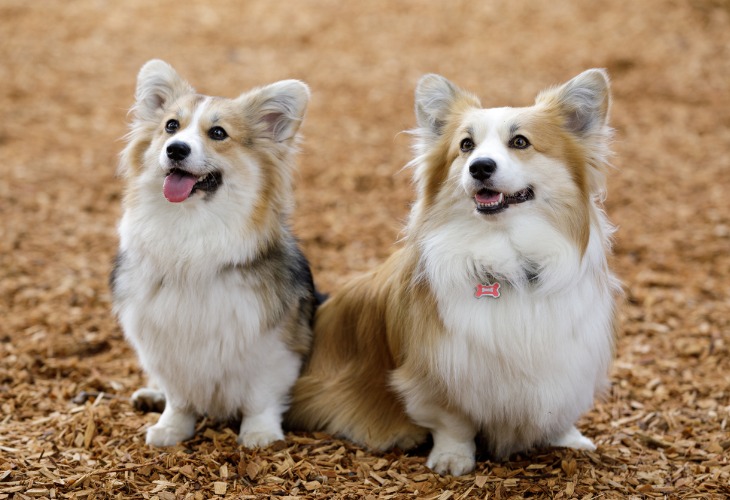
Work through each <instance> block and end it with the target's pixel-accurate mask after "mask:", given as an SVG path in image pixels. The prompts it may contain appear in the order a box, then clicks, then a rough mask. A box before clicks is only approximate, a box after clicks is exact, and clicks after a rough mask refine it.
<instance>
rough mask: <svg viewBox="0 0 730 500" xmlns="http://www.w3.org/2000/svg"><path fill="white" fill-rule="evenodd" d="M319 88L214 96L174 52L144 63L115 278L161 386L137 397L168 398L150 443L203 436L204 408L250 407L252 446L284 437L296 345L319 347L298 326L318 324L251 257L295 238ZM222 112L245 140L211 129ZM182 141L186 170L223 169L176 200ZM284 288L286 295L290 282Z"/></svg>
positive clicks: (134, 338) (236, 410) (245, 438)
mask: <svg viewBox="0 0 730 500" xmlns="http://www.w3.org/2000/svg"><path fill="white" fill-rule="evenodd" d="M308 97H309V91H308V89H307V87H306V86H305V85H304V84H303V83H301V82H297V81H285V82H279V83H277V84H273V85H270V86H268V87H264V88H262V89H256V90H254V91H252V92H249V93H247V94H243V95H242V96H241V97H239V98H238V99H235V100H228V99H222V98H212V97H204V96H200V95H197V94H195V93H194V91H193V89H192V88H191V87H190V86H189V85H188V84H187V83H186V82H184V80H182V79H181V78H180V77H179V76H178V75H177V74H176V73H175V72H174V70H173V69H172V68H171V67H170V66H169V65H167V64H166V63H164V62H162V61H151V62H149V63H147V64H146V65H145V66H144V67H143V68H142V70H141V71H140V74H139V78H138V87H137V104H136V106H135V108H134V117H135V121H134V123H133V125H132V132H131V133H130V136H129V138H128V139H129V145H128V147H127V149H126V150H125V152H124V153H123V155H122V164H121V170H122V172H123V174H124V175H125V177H126V179H127V191H126V194H125V200H124V213H123V216H122V219H121V222H120V224H119V236H120V247H119V250H120V251H119V255H120V258H119V261H118V263H117V269H115V273H114V276H113V290H114V296H115V312H116V313H117V315H118V317H119V321H120V323H121V325H122V327H123V330H124V332H125V335H126V336H127V338H128V339H129V340H130V342H131V343H132V344H133V346H134V347H135V349H136V351H137V353H138V355H139V360H140V363H141V365H142V366H143V368H144V369H145V371H146V372H147V373H148V374H149V376H150V379H151V381H152V382H154V383H156V384H157V385H158V386H159V390H160V392H158V391H157V390H153V389H140V390H139V391H137V393H135V395H134V398H138V399H139V398H143V399H149V400H153V401H154V400H155V399H157V400H161V399H164V400H165V401H166V405H165V409H164V412H163V413H162V415H161V417H160V419H159V421H158V422H157V423H156V424H155V425H153V426H152V427H151V428H149V429H148V431H147V443H148V444H151V445H155V446H167V445H173V444H176V443H178V442H180V441H182V440H185V439H187V438H189V437H191V436H192V435H193V433H194V429H195V421H196V418H197V417H198V416H199V415H204V414H207V415H210V416H212V417H218V418H224V419H225V418H235V417H238V416H242V417H243V422H242V425H241V429H240V434H239V442H240V443H241V444H243V445H245V446H248V447H255V446H264V445H267V444H269V443H271V442H272V441H275V440H278V439H282V438H283V433H282V429H281V415H282V413H283V412H284V410H285V409H286V407H287V402H288V393H289V390H290V388H291V386H292V384H293V383H294V381H295V380H296V378H297V376H298V374H299V371H300V367H301V363H302V358H303V355H302V352H297V349H296V348H294V347H292V344H297V343H300V344H302V345H306V344H307V343H308V339H307V338H297V337H306V336H307V335H308V334H307V333H306V332H298V331H292V326H291V325H290V324H289V323H287V322H286V321H285V320H286V319H287V318H288V317H289V316H288V313H282V312H281V311H284V310H285V309H286V306H285V305H282V304H279V303H273V304H272V301H271V299H270V297H269V296H267V295H265V294H262V291H261V289H262V283H261V280H262V278H261V276H259V275H258V274H257V273H256V270H252V271H251V272H250V273H247V272H246V269H247V267H248V266H255V265H258V263H257V259H259V258H260V257H261V254H265V253H266V249H267V248H269V247H270V246H272V245H274V244H276V243H277V242H278V241H279V240H284V239H287V238H288V232H287V229H286V228H285V227H284V226H283V220H284V219H285V217H286V216H287V214H288V213H289V210H290V208H289V203H290V201H289V200H290V199H291V186H290V182H289V177H290V175H291V174H290V172H289V170H290V169H291V167H290V164H292V163H293V154H294V152H295V151H296V147H295V139H294V134H295V132H296V130H297V128H298V125H299V122H300V121H301V119H302V117H303V115H304V111H305V109H306V105H307V101H308ZM170 117H175V118H176V119H178V120H179V121H180V130H179V131H177V133H175V134H169V133H166V132H165V131H164V127H165V122H166V120H168V119H169V118H170ZM211 124H223V125H224V126H225V127H226V129H227V130H228V133H229V134H231V137H230V138H229V140H230V141H236V142H237V144H233V145H223V144H222V143H221V144H219V143H217V142H214V141H212V140H211V139H210V138H209V137H208V136H207V135H206V132H207V131H208V129H209V127H211ZM174 141H182V142H185V143H186V144H188V145H189V146H190V148H191V152H190V155H189V157H188V158H186V159H185V162H184V164H183V166H184V167H185V169H186V170H188V171H191V172H193V173H195V175H198V174H200V175H203V174H205V173H207V172H209V171H211V170H212V169H215V170H216V171H218V172H220V173H222V183H221V185H220V187H219V188H218V189H217V191H216V192H215V193H213V194H212V195H211V196H209V195H208V194H207V193H205V192H203V191H197V192H193V193H192V194H191V195H190V197H189V199H186V200H185V201H184V202H182V203H171V202H169V201H167V200H166V199H165V197H164V196H163V192H162V186H163V182H164V179H165V176H166V175H167V173H168V172H169V170H170V168H172V167H174V166H175V165H173V162H172V161H171V160H170V158H168V155H167V154H166V150H167V147H168V146H169V145H170V144H171V143H172V142H174ZM244 145H247V146H246V147H244ZM223 147H226V148H228V149H225V150H223V149H220V148H223ZM262 158H264V159H268V160H266V161H269V162H270V163H271V164H266V165H265V164H264V162H263V161H262ZM275 168H276V169H277V172H278V173H277V174H276V175H279V176H281V178H282V179H283V181H281V182H279V183H276V182H274V183H273V185H274V186H275V187H276V188H278V190H279V192H277V193H274V194H273V195H272V194H271V193H269V194H266V192H265V190H264V184H265V182H267V176H269V177H271V176H272V175H273V174H272V173H271V172H272V171H274V169H275ZM268 182H269V183H270V184H271V183H272V181H271V179H270V178H269V179H268ZM266 196H270V197H272V199H271V200H267V199H266ZM275 197H280V198H281V199H280V200H278V199H273V198H275ZM262 204H263V206H264V208H263V209H261V208H260V206H262ZM257 207H258V208H257ZM257 210H258V211H259V212H261V213H259V214H258V218H257V217H256V215H257ZM262 210H263V211H262ZM270 210H273V211H274V212H275V213H271V214H269V211H270ZM257 221H258V222H257ZM261 221H263V222H261ZM285 264H286V262H284V263H282V264H281V267H282V268H283V267H285ZM231 269H234V270H237V269H240V270H241V271H240V272H238V271H230V270H231ZM280 295H281V296H282V300H286V292H285V291H281V294H280ZM293 302H296V300H293ZM279 309H281V311H279ZM306 323H307V324H308V320H307V321H306ZM293 339H294V340H293Z"/></svg>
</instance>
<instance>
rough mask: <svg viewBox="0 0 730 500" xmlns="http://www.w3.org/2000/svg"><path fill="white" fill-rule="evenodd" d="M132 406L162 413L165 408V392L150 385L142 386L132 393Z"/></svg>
mask: <svg viewBox="0 0 730 500" xmlns="http://www.w3.org/2000/svg"><path fill="white" fill-rule="evenodd" d="M131 399H132V406H134V407H135V408H136V409H137V410H139V411H142V412H145V413H147V412H150V411H154V412H157V413H162V411H163V410H164V409H165V393H164V392H162V391H159V390H157V389H152V388H150V387H142V388H140V389H137V390H136V391H134V394H132V398H131Z"/></svg>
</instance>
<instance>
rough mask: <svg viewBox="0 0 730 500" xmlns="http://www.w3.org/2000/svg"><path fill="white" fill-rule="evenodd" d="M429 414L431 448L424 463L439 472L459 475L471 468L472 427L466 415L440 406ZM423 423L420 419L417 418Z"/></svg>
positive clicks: (472, 450) (472, 465) (472, 461)
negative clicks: (435, 412)
mask: <svg viewBox="0 0 730 500" xmlns="http://www.w3.org/2000/svg"><path fill="white" fill-rule="evenodd" d="M437 411H440V414H433V415H431V417H430V419H431V420H432V422H433V424H432V426H431V427H430V429H431V434H432V435H433V449H432V450H431V453H429V455H428V460H427V461H426V466H427V467H429V468H431V469H433V470H434V471H436V472H438V473H439V474H442V475H443V474H452V475H454V476H461V475H463V474H466V473H468V472H471V471H473V470H474V466H475V465H476V461H475V458H474V454H475V453H476V444H475V443H474V438H475V437H476V429H475V428H474V426H473V425H472V424H471V422H469V421H468V420H467V419H465V418H464V417H462V416H460V415H456V414H454V413H448V412H446V411H443V410H437ZM418 423H419V424H421V425H424V424H423V422H418Z"/></svg>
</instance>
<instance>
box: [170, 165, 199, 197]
mask: <svg viewBox="0 0 730 500" xmlns="http://www.w3.org/2000/svg"><path fill="white" fill-rule="evenodd" d="M196 182H198V178H197V177H195V176H193V175H190V174H188V173H187V172H182V171H180V170H174V171H173V172H172V173H170V174H169V175H168V176H167V177H165V183H164V184H163V185H162V193H163V194H164V195H165V198H167V201H170V202H172V203H180V202H181V201H185V200H187V199H188V197H189V196H190V192H191V191H192V190H193V186H195V183H196Z"/></svg>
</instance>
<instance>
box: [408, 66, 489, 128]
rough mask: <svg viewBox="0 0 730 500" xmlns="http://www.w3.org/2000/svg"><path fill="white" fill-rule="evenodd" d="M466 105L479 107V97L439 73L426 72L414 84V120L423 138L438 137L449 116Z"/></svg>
mask: <svg viewBox="0 0 730 500" xmlns="http://www.w3.org/2000/svg"><path fill="white" fill-rule="evenodd" d="M466 107H481V104H480V102H479V99H478V98H477V97H476V96H475V95H473V94H471V93H469V92H467V91H465V90H462V89H460V88H459V87H457V86H456V85H454V84H453V83H451V82H450V81H449V80H447V79H446V78H444V77H443V76H441V75H436V74H433V73H432V74H427V75H424V76H422V77H421V79H420V80H419V81H418V85H417V86H416V122H417V123H418V131H417V132H418V135H420V136H421V137H422V138H423V139H428V138H429V137H430V138H436V137H439V136H440V135H441V134H442V133H443V132H444V126H445V125H446V123H447V121H448V119H449V116H450V115H451V114H452V113H454V112H457V111H461V110H463V109H464V108H466Z"/></svg>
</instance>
